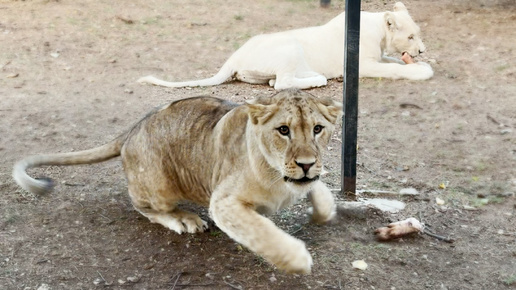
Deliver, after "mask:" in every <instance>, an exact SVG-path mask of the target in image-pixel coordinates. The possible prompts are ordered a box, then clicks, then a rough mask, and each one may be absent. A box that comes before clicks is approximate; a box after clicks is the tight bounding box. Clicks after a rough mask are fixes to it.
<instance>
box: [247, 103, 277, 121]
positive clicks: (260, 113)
mask: <svg viewBox="0 0 516 290" xmlns="http://www.w3.org/2000/svg"><path fill="white" fill-rule="evenodd" d="M246 106H247V114H248V115H249V119H250V120H251V122H252V123H253V125H257V124H262V125H263V124H265V123H266V122H267V121H269V120H270V119H271V118H272V116H274V113H276V111H277V106H276V105H262V104H256V103H254V102H253V101H250V102H247V104H246Z"/></svg>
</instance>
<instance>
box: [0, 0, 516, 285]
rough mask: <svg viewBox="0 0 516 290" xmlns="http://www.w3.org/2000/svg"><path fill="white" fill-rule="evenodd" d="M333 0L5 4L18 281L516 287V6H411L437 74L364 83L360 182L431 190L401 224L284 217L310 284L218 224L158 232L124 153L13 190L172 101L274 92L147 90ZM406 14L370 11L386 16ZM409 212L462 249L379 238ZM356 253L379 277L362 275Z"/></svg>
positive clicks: (4, 236) (7, 185) (4, 60)
mask: <svg viewBox="0 0 516 290" xmlns="http://www.w3.org/2000/svg"><path fill="white" fill-rule="evenodd" d="M332 2H333V3H332V7H331V8H330V9H320V8H319V7H318V1H248V2H245V3H243V2H242V1H219V0H213V1H186V0H182V1H181V0H178V1H172V2H171V1H161V0H156V1H130V2H120V1H97V0H89V1H1V2H0V43H1V44H0V96H1V98H2V103H1V105H0V116H1V120H2V122H1V123H0V136H1V137H0V156H1V160H3V161H4V162H3V163H2V164H1V165H0V166H1V170H0V188H1V193H2V198H1V199H0V204H1V205H0V285H2V288H5V289H37V288H40V289H44V287H48V288H50V289H94V288H111V289H234V288H237V289H238V288H241V289H308V288H311V289H393V288H396V289H504V288H510V287H514V285H516V284H515V283H516V282H515V281H516V270H515V269H516V236H515V235H516V233H515V232H516V229H515V227H514V224H515V219H516V218H515V216H516V212H515V208H514V204H515V200H514V192H515V183H516V172H515V169H514V168H515V166H514V165H515V164H516V163H515V161H516V141H515V137H514V134H515V126H516V114H515V112H516V110H515V108H516V100H515V99H514V96H515V95H516V82H515V69H514V68H515V67H516V52H515V51H514V39H516V12H515V10H514V6H513V5H510V3H509V5H507V3H506V2H507V1H505V2H504V1H499V2H497V3H494V2H493V3H490V4H493V5H487V6H486V4H487V3H483V2H481V1H479V2H475V1H473V2H470V1H461V2H456V1H444V0H443V1H426V0H425V1H409V2H406V1H405V5H406V6H407V7H408V9H409V11H410V12H411V14H412V16H413V18H414V19H415V20H416V22H417V23H419V24H420V25H421V28H422V31H423V37H424V41H425V44H426V45H427V47H428V51H427V53H425V56H424V59H426V60H427V61H430V62H431V63H432V66H433V67H434V69H435V76H434V78H433V79H431V80H429V81H425V82H411V81H404V80H398V81H391V80H385V79H363V80H361V82H360V109H359V111H360V114H359V157H358V158H359V166H358V171H359V172H358V186H359V189H378V190H391V191H398V190H400V189H402V188H407V187H414V188H416V189H417V190H418V191H419V192H420V193H421V194H420V196H418V197H416V198H412V199H408V198H401V197H400V198H399V199H402V200H404V201H406V202H407V204H408V206H407V208H406V209H405V210H404V211H402V212H400V213H398V214H394V215H385V214H377V213H376V212H371V213H369V214H368V215H361V216H360V215H359V216H357V215H348V214H347V213H345V212H341V214H340V215H339V218H338V219H337V220H336V221H335V222H334V223H332V224H331V225H328V226H324V227H317V226H314V225H310V224H308V223H307V220H308V218H307V216H306V209H307V206H308V204H307V203H306V202H304V203H301V204H300V205H296V206H294V207H292V208H290V209H289V210H285V211H282V212H281V213H279V214H278V215H276V216H274V217H273V218H274V220H275V221H276V222H277V223H279V224H280V225H281V226H282V227H283V228H284V229H285V230H287V231H289V232H290V233H292V234H293V235H295V236H296V237H298V238H300V239H302V240H304V241H305V242H306V243H307V245H308V247H309V248H310V251H311V253H312V254H313V257H314V268H313V274H312V275H310V276H289V275H285V274H283V273H280V272H277V271H276V270H275V269H274V268H272V267H271V266H269V265H268V264H267V263H265V262H264V261H263V260H262V259H261V258H259V257H257V256H255V255H254V254H252V253H250V252H248V251H247V250H246V249H243V248H242V247H240V246H239V245H238V244H236V243H234V242H232V241H231V240H230V239H229V238H228V237H227V236H226V235H225V234H223V233H221V232H220V231H218V230H217V229H216V228H215V227H212V230H211V231H210V232H207V233H205V234H200V235H182V236H179V235H176V234H174V233H171V232H170V231H168V230H166V229H164V228H162V227H161V226H158V225H154V224H150V223H149V222H148V221H147V220H146V219H145V218H143V217H142V216H140V215H139V214H138V213H137V212H135V211H134V210H133V209H132V207H131V205H130V202H129V200H128V198H127V189H126V181H125V178H124V176H123V173H122V169H121V166H120V164H119V162H118V161H117V160H114V161H110V162H106V163H103V164H98V165H92V166H77V167H71V168H57V167H50V168H45V169H42V170H40V171H35V172H33V174H35V175H45V176H50V177H52V178H54V179H55V180H56V181H57V182H58V186H57V187H56V190H55V191H54V192H53V193H52V194H50V195H47V196H43V197H38V198H36V197H34V196H32V195H29V194H26V193H24V192H23V191H21V190H20V189H19V188H18V187H17V186H16V185H15V184H14V182H13V181H12V179H11V169H12V165H13V163H14V162H15V161H16V160H17V159H19V158H21V157H23V156H26V155H28V154H34V153H40V152H41V153H42V152H66V151H71V150H79V149H85V148H89V147H93V146H97V145H100V144H103V143H104V142H106V141H108V140H110V139H111V138H113V137H115V136H116V135H118V134H119V133H120V132H122V130H124V128H126V127H128V126H129V125H130V124H132V123H133V122H134V121H136V120H137V119H139V118H140V117H141V116H143V115H144V114H145V113H146V112H147V111H149V110H150V109H151V108H152V107H154V106H157V105H159V104H162V103H164V102H166V101H169V100H174V99H179V98H184V97H189V96H195V95H199V94H209V95H216V96H219V97H222V98H225V99H228V100H232V101H238V102H241V101H243V100H244V99H247V98H251V97H253V96H256V95H269V94H272V93H273V90H272V89H270V88H268V87H266V86H254V85H249V84H242V83H228V84H224V85H221V86H217V87H210V88H194V89H164V88H159V87H151V86H142V85H139V84H137V83H136V82H135V81H136V80H137V79H138V78H139V77H141V76H144V75H148V74H153V75H156V76H159V77H162V78H165V79H171V80H172V79H177V80H179V79H191V78H201V77H207V76H210V75H212V74H213V73H215V72H216V71H217V70H218V68H219V67H220V66H221V65H222V63H223V62H224V61H225V60H226V59H227V57H228V56H229V55H230V54H231V52H233V51H234V50H235V49H236V48H237V47H239V46H240V45H242V44H243V43H244V42H245V41H246V40H247V39H248V38H249V37H251V36H252V35H256V34H259V33H263V32H272V31H279V30H285V29H290V28H296V27H303V26H310V25H318V24H322V23H325V22H326V21H327V20H329V19H331V18H332V17H334V16H335V15H337V14H338V13H340V12H341V11H342V9H343V2H342V1H332ZM484 2H485V1H484ZM457 3H458V4H457ZM392 4H393V3H384V2H377V1H363V5H362V6H363V9H364V10H371V11H383V10H388V9H390V8H391V6H392ZM341 91H342V83H340V82H338V81H335V80H333V81H330V82H329V85H328V86H327V87H324V88H320V89H314V90H311V92H312V93H313V94H316V95H320V96H330V97H334V98H336V99H340V98H341ZM339 138H340V137H339V136H336V138H335V140H333V142H332V144H331V145H330V148H329V149H330V150H329V153H328V154H327V162H328V166H327V167H328V170H329V171H330V174H329V176H327V177H326V182H328V184H329V185H330V186H331V187H332V188H338V187H339V186H340V184H339V180H340V163H339V160H340V151H339V147H340V142H339V140H338V139H339ZM440 185H442V186H440ZM436 197H439V198H441V199H443V200H444V201H445V204H444V205H442V206H441V205H437V204H436V203H435V199H436ZM339 198H340V199H344V197H339ZM465 206H467V207H466V208H468V209H469V208H470V207H472V208H474V209H475V210H467V209H465ZM197 210H198V211H201V212H202V213H203V214H204V215H206V212H205V211H203V209H197ZM410 216H414V217H416V218H420V219H422V220H423V221H424V222H425V223H427V225H430V226H431V227H432V229H433V230H435V231H437V232H440V233H441V234H446V235H450V236H452V237H453V238H455V239H456V242H455V243H454V244H447V243H442V242H439V241H436V240H434V239H431V238H428V237H420V236H415V237H411V238H406V239H403V240H400V241H397V242H392V243H379V242H377V241H375V239H374V235H373V231H374V229H375V228H377V227H379V226H383V225H385V224H386V223H388V222H390V221H394V220H401V219H405V218H407V217H410ZM358 259H364V260H365V261H366V262H367V263H368V265H369V268H368V269H367V270H365V271H358V270H355V269H352V267H351V262H352V261H354V260H358ZM45 285H46V286H45Z"/></svg>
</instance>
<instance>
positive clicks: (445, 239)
mask: <svg viewBox="0 0 516 290" xmlns="http://www.w3.org/2000/svg"><path fill="white" fill-rule="evenodd" d="M421 232H422V233H423V234H425V235H428V236H431V237H432V238H436V239H438V240H441V241H443V242H446V243H453V242H455V240H454V239H450V238H447V237H443V236H440V235H438V234H434V233H432V232H430V231H428V230H427V229H423V231H421Z"/></svg>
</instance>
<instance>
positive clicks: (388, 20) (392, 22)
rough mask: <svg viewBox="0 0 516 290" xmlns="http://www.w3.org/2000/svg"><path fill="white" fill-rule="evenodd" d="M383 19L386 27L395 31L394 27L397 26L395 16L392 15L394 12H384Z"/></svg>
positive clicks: (396, 27)
mask: <svg viewBox="0 0 516 290" xmlns="http://www.w3.org/2000/svg"><path fill="white" fill-rule="evenodd" d="M384 19H385V25H386V26H387V29H388V30H389V31H395V30H396V29H398V26H397V24H396V16H395V15H394V13H391V12H385V15H384Z"/></svg>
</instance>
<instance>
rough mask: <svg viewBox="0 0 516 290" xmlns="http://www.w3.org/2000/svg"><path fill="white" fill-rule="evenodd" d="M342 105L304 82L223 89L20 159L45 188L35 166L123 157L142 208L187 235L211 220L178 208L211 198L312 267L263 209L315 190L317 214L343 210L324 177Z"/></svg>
mask: <svg viewBox="0 0 516 290" xmlns="http://www.w3.org/2000/svg"><path fill="white" fill-rule="evenodd" d="M341 113H342V104H341V103H339V102H336V101H333V100H331V99H318V98H316V97H314V96H312V95H310V94H308V93H305V92H302V91H298V90H286V91H281V92H279V93H278V94H276V95H274V96H272V97H260V98H257V99H255V100H253V101H250V102H248V103H246V104H243V105H237V104H234V103H230V102H227V101H224V100H221V99H217V98H213V97H204V96H201V97H196V98H189V99H183V100H179V101H175V102H172V103H170V104H167V105H165V106H162V107H160V108H158V109H156V110H155V111H153V112H151V113H150V114H149V115H148V116H146V117H145V118H144V119H142V120H141V121H140V122H138V123H137V124H136V125H135V126H134V127H133V128H131V129H129V130H128V131H127V132H125V133H124V134H122V135H120V136H119V137H117V138H116V139H114V140H113V141H111V142H109V143H107V144H105V145H103V146H100V147H97V148H93V149H89V150H84V151H79V152H72V153H61V154H49V155H36V156H32V157H27V158H25V159H23V160H21V161H19V162H18V163H16V164H15V166H14V171H13V176H14V179H15V180H16V182H17V183H18V184H19V185H20V186H21V187H22V188H24V189H26V190H28V191H30V192H33V193H44V192H46V191H49V190H50V189H51V187H52V186H51V182H50V181H49V180H45V179H43V180H36V179H33V178H31V177H30V176H29V175H28V174H27V173H26V170H27V169H28V168H31V167H37V166H43V165H73V164H89V163H95V162H101V161H104V160H107V159H110V158H113V157H116V156H119V155H120V156H121V157H122V162H123V166H124V171H125V174H126V176H127V179H128V187H129V195H130V197H131V201H132V203H133V205H134V207H135V208H136V209H137V210H138V211H139V212H141V213H142V214H143V215H145V216H146V217H148V218H149V220H151V221H152V222H155V223H160V224H162V225H164V226H165V227H167V228H169V229H171V230H173V231H176V232H177V233H183V232H188V233H195V232H200V231H203V230H204V229H205V228H206V222H205V221H203V220H201V219H200V218H199V216H197V215H196V214H193V213H190V212H186V211H183V210H181V209H179V208H177V207H176V204H177V203H178V202H179V201H183V200H188V201H192V202H195V203H198V204H201V205H204V206H209V212H210V216H211V218H212V219H213V220H214V221H215V223H216V225H217V226H218V227H219V228H220V229H221V230H222V231H224V232H225V233H226V234H228V235H229V236H230V237H231V238H233V239H234V240H236V241H237V242H239V243H241V244H242V245H244V246H246V247H247V248H249V249H250V250H252V251H254V252H255V253H257V254H259V255H261V256H263V257H264V258H265V259H267V260H268V261H269V262H271V263H273V264H274V265H276V266H277V267H278V268H280V269H282V270H284V271H286V272H292V273H309V272H310V268H311V264H312V258H311V256H310V253H309V252H308V251H307V250H306V247H305V245H304V243H303V242H302V241H300V240H298V239H296V238H294V237H292V236H290V235H288V234H287V233H285V232H283V231H282V230H280V229H279V228H278V227H276V226H275V225H274V224H273V223H272V221H271V220H269V219H267V218H265V217H264V216H262V215H260V214H261V213H272V212H276V211H277V210H279V209H281V208H283V207H285V206H288V205H290V204H292V203H293V202H295V201H297V200H299V199H300V198H302V197H305V196H307V195H308V194H309V196H310V199H311V202H312V204H313V215H312V219H313V220H314V221H315V222H318V223H324V222H326V221H329V220H330V219H331V218H332V217H333V216H334V215H335V205H334V201H333V196H332V194H331V192H330V190H329V189H328V188H327V187H326V185H325V184H324V183H323V182H322V181H321V180H320V179H319V176H320V174H321V170H322V160H321V151H322V149H323V148H324V147H325V146H326V144H327V143H328V141H329V139H330V137H331V134H332V132H333V130H334V126H335V123H336V122H337V120H338V119H339V117H340V116H341Z"/></svg>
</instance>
